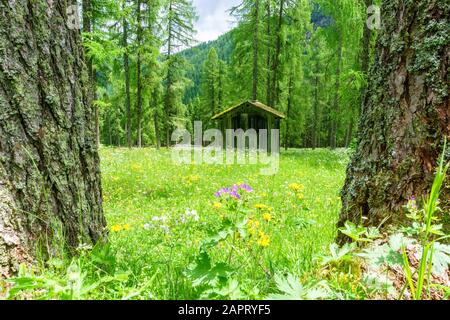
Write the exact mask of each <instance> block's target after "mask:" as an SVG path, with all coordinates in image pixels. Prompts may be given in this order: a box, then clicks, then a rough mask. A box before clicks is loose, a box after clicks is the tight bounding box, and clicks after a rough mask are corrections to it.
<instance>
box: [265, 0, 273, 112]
mask: <svg viewBox="0 0 450 320" xmlns="http://www.w3.org/2000/svg"><path fill="white" fill-rule="evenodd" d="M271 19H272V6H271V1H267V35H266V36H267V37H268V38H269V45H268V46H267V62H266V63H267V80H266V100H267V105H268V106H272V105H273V103H272V95H271V92H270V90H271V86H272V76H271V73H272V70H270V64H271V63H272V60H271V55H272V50H271V46H270V42H271V36H272V28H271V27H272V26H271V23H270V22H271Z"/></svg>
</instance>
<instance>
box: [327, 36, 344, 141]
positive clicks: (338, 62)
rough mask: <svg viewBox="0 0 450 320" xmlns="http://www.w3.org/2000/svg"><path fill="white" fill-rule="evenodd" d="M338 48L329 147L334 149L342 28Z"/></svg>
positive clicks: (337, 124)
mask: <svg viewBox="0 0 450 320" xmlns="http://www.w3.org/2000/svg"><path fill="white" fill-rule="evenodd" d="M337 32H338V50H337V62H336V63H337V68H336V83H335V88H334V90H335V92H334V101H333V112H332V117H331V136H330V147H331V149H336V147H337V131H338V127H339V117H340V113H341V110H340V101H339V100H340V92H339V91H340V90H341V65H342V40H343V39H342V30H338V31H337Z"/></svg>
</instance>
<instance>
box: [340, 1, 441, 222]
mask: <svg viewBox="0 0 450 320" xmlns="http://www.w3.org/2000/svg"><path fill="white" fill-rule="evenodd" d="M449 8H450V7H449V6H448V4H447V2H446V1H431V0H420V1H414V2H407V1H387V0H386V1H384V2H383V7H382V21H383V27H384V29H383V30H381V31H380V35H379V39H378V43H377V49H376V61H375V65H374V66H373V67H372V68H371V71H370V76H369V87H368V92H367V95H366V98H365V103H364V106H365V107H364V108H363V113H362V116H361V125H360V128H359V145H358V149H357V151H356V153H355V155H354V156H353V159H352V162H351V164H350V165H349V167H348V171H347V180H346V183H345V187H344V190H343V192H342V202H343V209H342V212H341V216H340V221H339V225H340V226H342V225H343V224H344V222H345V221H346V220H352V221H354V222H358V223H359V221H360V220H361V215H362V216H364V217H367V220H366V221H367V223H368V224H371V225H377V224H379V223H381V222H384V221H386V220H389V222H391V223H396V222H399V221H401V220H403V219H404V214H403V213H402V206H403V205H404V204H405V203H406V202H407V199H408V198H409V197H411V196H418V197H419V196H422V195H425V194H427V193H428V191H429V189H430V186H431V184H432V181H433V175H434V174H433V172H434V168H435V166H436V160H437V158H438V156H439V154H440V152H441V151H442V145H443V140H444V137H446V136H447V137H448V136H449V133H450V106H449V84H448V68H449V56H450V45H449V44H450V37H449V32H448V23H449V21H448V17H449V16H450V9H449ZM447 186H448V184H447ZM449 195H450V193H449V190H448V187H447V189H446V190H444V195H443V196H442V197H441V198H442V200H443V202H447V204H445V203H443V205H448V201H449V199H450V196H449Z"/></svg>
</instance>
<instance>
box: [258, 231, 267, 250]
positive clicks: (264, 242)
mask: <svg viewBox="0 0 450 320" xmlns="http://www.w3.org/2000/svg"><path fill="white" fill-rule="evenodd" d="M256 244H257V245H258V246H260V247H263V248H265V247H268V246H269V245H270V238H269V236H268V235H267V234H265V233H264V232H260V233H259V238H258V241H256Z"/></svg>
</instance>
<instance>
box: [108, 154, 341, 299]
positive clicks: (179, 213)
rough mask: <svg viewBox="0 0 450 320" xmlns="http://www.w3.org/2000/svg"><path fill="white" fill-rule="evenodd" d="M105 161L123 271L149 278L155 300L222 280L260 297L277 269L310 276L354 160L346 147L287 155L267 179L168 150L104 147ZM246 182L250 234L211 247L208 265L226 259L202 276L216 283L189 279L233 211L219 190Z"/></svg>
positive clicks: (256, 171) (193, 292)
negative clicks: (177, 159)
mask: <svg viewBox="0 0 450 320" xmlns="http://www.w3.org/2000/svg"><path fill="white" fill-rule="evenodd" d="M101 157H102V174H103V191H104V207H105V214H106V217H107V219H108V225H109V228H110V230H111V235H110V240H111V244H112V249H113V250H114V251H115V252H117V255H116V258H117V264H118V266H117V267H118V269H122V270H130V271H131V272H132V275H133V276H132V278H133V279H135V281H136V285H139V283H141V284H142V283H143V282H145V280H148V279H150V280H151V284H149V286H150V287H151V288H152V295H154V296H155V297H157V298H159V299H192V298H199V297H200V296H202V295H203V296H204V294H205V292H207V294H210V293H211V292H209V291H208V290H206V289H205V288H206V287H211V286H213V287H214V282H219V281H221V280H223V279H221V278H222V277H223V278H228V277H229V278H232V279H233V284H230V285H234V286H238V287H239V291H241V293H242V295H243V296H245V297H248V298H257V297H263V296H265V295H267V294H268V293H269V292H270V291H271V289H273V288H274V285H275V283H274V279H273V275H274V274H276V273H284V272H289V273H293V274H296V275H306V274H307V273H308V272H311V271H312V270H313V269H314V261H313V259H314V257H317V256H318V255H320V254H323V253H325V251H327V250H328V247H329V245H330V244H331V243H333V242H334V238H335V235H336V232H337V230H336V227H335V224H336V221H337V218H338V213H339V209H340V198H339V192H340V189H341V187H342V185H343V181H344V178H345V168H346V165H347V162H348V155H347V153H346V152H345V151H343V150H340V151H335V152H332V151H328V150H315V151H312V150H310V151H305V150H290V151H288V152H284V153H282V155H281V160H280V169H279V172H278V173H277V174H276V175H274V176H265V175H261V174H260V169H261V166H260V165H246V166H240V165H231V166H224V165H220V166H214V165H198V164H195V163H192V164H191V165H177V164H174V163H173V162H172V160H171V155H170V152H168V151H156V150H153V149H140V150H139V149H135V150H128V149H117V148H115V149H112V148H104V149H102V151H101ZM243 183H245V184H248V185H249V186H251V188H253V190H254V192H252V193H248V194H247V195H246V198H245V199H242V201H244V202H245V203H246V204H245V205H244V207H245V208H244V209H242V210H244V213H243V215H245V216H246V217H247V218H248V219H249V220H251V221H250V222H249V221H247V222H246V227H245V228H244V229H245V231H244V232H246V233H247V234H246V235H247V236H248V237H246V238H245V239H244V238H243V237H245V235H244V236H243V237H242V238H240V237H237V238H240V239H237V240H236V241H228V240H225V241H219V243H218V245H217V246H214V247H213V248H211V249H210V250H208V257H207V259H210V263H211V265H212V266H214V264H215V263H216V264H217V265H219V266H222V263H223V266H225V264H226V268H225V269H224V270H220V271H218V276H217V277H215V275H212V274H209V275H205V277H211V278H212V280H211V283H203V280H204V279H203V280H202V279H198V278H201V275H200V276H199V275H192V274H188V276H186V274H187V270H188V269H189V268H190V269H195V267H198V265H195V262H194V259H195V257H196V256H197V255H199V252H201V251H202V244H204V242H205V241H209V239H210V238H211V235H213V237H214V235H215V233H216V232H217V230H222V229H223V227H222V226H223V223H224V220H225V219H227V214H228V213H229V211H230V210H229V209H227V204H226V203H223V202H220V201H219V200H218V199H217V198H216V197H215V196H214V194H215V192H217V190H219V189H220V188H223V187H231V186H233V185H235V184H237V185H240V184H243ZM243 193H246V192H245V191H243ZM192 212H193V213H192ZM189 213H192V214H189ZM231 220H232V219H231ZM252 235H253V237H252ZM230 256H231V257H230ZM200 267H202V266H200ZM211 269H212V267H211ZM196 271H198V270H194V273H195V272H196ZM220 272H222V273H220ZM213 273H214V272H213ZM189 275H190V277H189ZM196 276H199V277H198V278H195V277H196ZM192 277H194V278H193V279H192ZM192 282H194V286H193V285H192ZM202 287H205V288H202Z"/></svg>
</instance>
